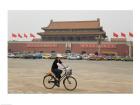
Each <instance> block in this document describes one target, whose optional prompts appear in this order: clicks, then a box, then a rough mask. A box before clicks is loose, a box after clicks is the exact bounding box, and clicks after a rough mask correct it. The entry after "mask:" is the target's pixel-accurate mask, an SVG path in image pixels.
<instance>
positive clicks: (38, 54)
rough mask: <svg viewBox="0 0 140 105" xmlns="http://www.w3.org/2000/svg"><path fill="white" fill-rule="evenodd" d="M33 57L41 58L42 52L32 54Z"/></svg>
mask: <svg viewBox="0 0 140 105" xmlns="http://www.w3.org/2000/svg"><path fill="white" fill-rule="evenodd" d="M33 59H42V54H41V53H35V54H33Z"/></svg>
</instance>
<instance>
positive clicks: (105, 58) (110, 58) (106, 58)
mask: <svg viewBox="0 0 140 105" xmlns="http://www.w3.org/2000/svg"><path fill="white" fill-rule="evenodd" d="M104 60H112V56H105V57H104Z"/></svg>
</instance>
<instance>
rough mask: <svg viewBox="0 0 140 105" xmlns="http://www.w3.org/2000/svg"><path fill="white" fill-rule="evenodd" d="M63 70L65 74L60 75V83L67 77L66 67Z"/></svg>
mask: <svg viewBox="0 0 140 105" xmlns="http://www.w3.org/2000/svg"><path fill="white" fill-rule="evenodd" d="M64 69H65V73H64V74H63V75H62V77H61V78H60V81H61V80H63V79H64V78H65V77H67V73H66V67H65V68H64Z"/></svg>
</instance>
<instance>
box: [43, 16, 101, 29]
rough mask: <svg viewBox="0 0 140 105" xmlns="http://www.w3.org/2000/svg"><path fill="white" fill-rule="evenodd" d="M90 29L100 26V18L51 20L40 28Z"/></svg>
mask: <svg viewBox="0 0 140 105" xmlns="http://www.w3.org/2000/svg"><path fill="white" fill-rule="evenodd" d="M88 28H89V29H92V28H100V19H99V18H98V19H97V20H94V21H59V22H54V21H53V20H51V22H50V24H49V25H48V27H43V28H42V29H44V30H47V29H88Z"/></svg>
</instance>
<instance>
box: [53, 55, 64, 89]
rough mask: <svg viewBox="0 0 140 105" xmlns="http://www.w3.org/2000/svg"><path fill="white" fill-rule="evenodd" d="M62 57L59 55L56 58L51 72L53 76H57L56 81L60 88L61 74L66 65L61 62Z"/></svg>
mask: <svg viewBox="0 0 140 105" xmlns="http://www.w3.org/2000/svg"><path fill="white" fill-rule="evenodd" d="M61 58H62V55H61V54H57V55H56V58H55V60H54V62H53V64H52V68H51V71H52V72H53V74H54V75H55V77H56V79H57V83H56V85H57V86H58V87H59V86H60V83H59V81H60V78H61V73H62V70H61V69H62V68H64V65H63V64H62V62H61V60H60V59H61Z"/></svg>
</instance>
